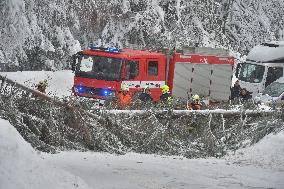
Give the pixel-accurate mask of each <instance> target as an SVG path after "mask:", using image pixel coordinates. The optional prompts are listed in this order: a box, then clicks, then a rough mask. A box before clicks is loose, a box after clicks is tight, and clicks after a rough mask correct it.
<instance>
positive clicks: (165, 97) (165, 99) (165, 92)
mask: <svg viewBox="0 0 284 189" xmlns="http://www.w3.org/2000/svg"><path fill="white" fill-rule="evenodd" d="M172 101H173V98H172V97H171V95H170V87H169V86H168V85H163V86H162V95H161V96H160V102H162V103H164V104H172Z"/></svg>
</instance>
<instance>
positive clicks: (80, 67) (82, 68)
mask: <svg viewBox="0 0 284 189" xmlns="http://www.w3.org/2000/svg"><path fill="white" fill-rule="evenodd" d="M121 67H122V59H118V58H110V57H102V56H86V55H83V56H81V57H79V61H78V64H77V67H76V72H75V74H76V76H79V77H88V78H95V79H97V80H108V81H119V80H120V76H121Z"/></svg>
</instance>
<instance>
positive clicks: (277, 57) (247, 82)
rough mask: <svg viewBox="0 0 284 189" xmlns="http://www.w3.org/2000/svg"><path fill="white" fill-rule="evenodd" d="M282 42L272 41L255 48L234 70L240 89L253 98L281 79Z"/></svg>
mask: <svg viewBox="0 0 284 189" xmlns="http://www.w3.org/2000/svg"><path fill="white" fill-rule="evenodd" d="M283 69H284V41H274V42H269V43H263V44H261V45H257V46H255V47H254V48H253V49H252V50H251V51H250V52H249V54H248V56H247V59H246V61H245V62H244V63H240V64H238V65H237V68H236V77H237V78H238V79H239V81H240V86H241V87H242V88H246V89H248V90H249V91H250V92H252V95H253V96H256V95H257V94H258V93H260V92H262V91H263V90H264V89H265V88H266V87H267V86H268V85H269V84H271V83H272V82H274V81H275V80H277V79H278V78H280V77H283Z"/></svg>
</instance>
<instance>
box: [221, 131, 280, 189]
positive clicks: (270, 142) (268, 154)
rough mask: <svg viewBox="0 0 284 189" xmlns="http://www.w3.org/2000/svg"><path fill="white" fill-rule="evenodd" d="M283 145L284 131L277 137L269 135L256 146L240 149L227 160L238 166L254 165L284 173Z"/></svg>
mask: <svg viewBox="0 0 284 189" xmlns="http://www.w3.org/2000/svg"><path fill="white" fill-rule="evenodd" d="M283 144H284V131H282V132H280V133H278V134H277V135H275V134H269V135H267V136H265V138H263V139H262V140H261V141H259V142H258V143H256V144H255V145H254V146H252V147H248V148H245V149H239V150H238V151H237V152H236V153H234V154H231V155H228V156H227V157H226V158H228V159H230V160H231V161H233V162H234V163H236V164H244V165H251V164H253V165H256V166H259V167H263V168H268V169H274V170H279V171H284V145H283ZM283 174H284V172H283ZM283 178H284V177H283ZM283 188H284V187H283Z"/></svg>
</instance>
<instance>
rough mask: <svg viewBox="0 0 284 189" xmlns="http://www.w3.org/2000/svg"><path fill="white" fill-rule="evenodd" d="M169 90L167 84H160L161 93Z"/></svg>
mask: <svg viewBox="0 0 284 189" xmlns="http://www.w3.org/2000/svg"><path fill="white" fill-rule="evenodd" d="M169 91H170V87H169V86H168V85H163V86H162V93H167V92H169Z"/></svg>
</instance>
